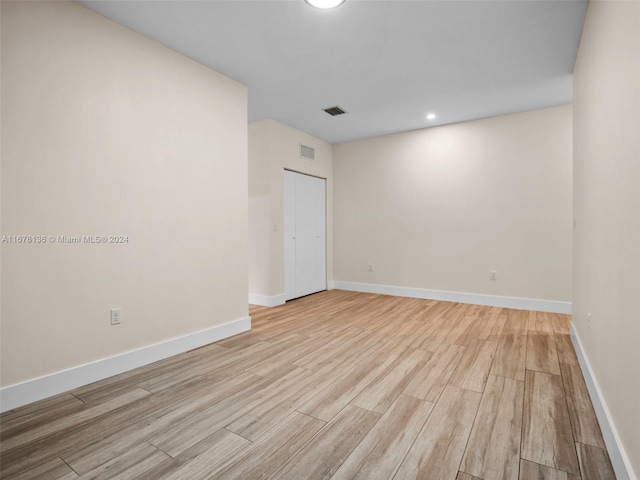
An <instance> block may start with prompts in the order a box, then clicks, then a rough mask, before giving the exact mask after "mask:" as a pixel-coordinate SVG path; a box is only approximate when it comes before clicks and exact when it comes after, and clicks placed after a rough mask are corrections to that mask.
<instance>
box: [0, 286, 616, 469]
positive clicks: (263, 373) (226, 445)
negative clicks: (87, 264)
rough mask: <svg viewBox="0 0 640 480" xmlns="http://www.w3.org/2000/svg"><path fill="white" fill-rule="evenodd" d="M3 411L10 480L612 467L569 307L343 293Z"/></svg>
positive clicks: (256, 311)
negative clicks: (572, 335)
mask: <svg viewBox="0 0 640 480" xmlns="http://www.w3.org/2000/svg"><path fill="white" fill-rule="evenodd" d="M251 316H252V318H253V330H252V331H251V332H248V333H245V334H241V335H238V336H236V337H232V338H229V339H226V340H223V341H221V342H218V343H216V344H212V345H209V346H206V347H203V348H200V349H198V350H194V351H192V352H188V353H186V354H182V355H179V356H176V357H173V358H171V359H169V360H165V361H161V362H158V363H155V364H153V365H149V366H147V367H143V368H140V369H137V370H134V371H131V372H128V373H125V374H122V375H119V376H116V377H113V378H110V379H107V380H104V381H101V382H98V383H95V384H92V385H89V386H86V387H83V388H79V389H77V390H75V391H73V392H70V393H67V394H63V395H59V396H57V397H54V398H51V399H48V400H45V401H42V402H38V403H35V404H32V405H29V406H26V407H23V408H19V409H16V410H14V411H12V412H8V413H6V414H3V415H2V421H1V425H2V437H1V442H0V450H1V451H2V454H1V460H2V464H1V471H2V478H4V479H15V478H20V479H39V480H40V479H73V478H82V479H85V478H86V479H89V478H91V479H107V478H108V479H115V478H117V479H134V478H135V479H150V480H158V479H164V478H168V479H186V480H191V479H200V478H203V479H204V478H214V479H232V478H233V479H243V480H247V479H258V478H280V479H290V480H302V479H332V480H337V479H341V480H342V479H351V478H357V479H366V480H369V479H378V478H380V479H391V478H393V479H395V480H400V479H414V478H420V479H429V480H474V479H483V480H493V479H512V480H516V479H521V480H525V479H526V480H529V479H553V480H561V479H570V480H578V479H580V478H582V479H584V480H596V479H613V478H615V477H614V474H613V472H612V469H611V465H610V462H609V459H608V456H607V452H606V450H605V446H604V442H603V440H602V436H601V434H600V429H599V427H598V423H597V421H596V418H595V415H594V411H593V407H592V405H591V402H590V399H589V395H588V393H587V390H586V386H585V383H584V381H583V378H582V374H581V371H580V368H579V366H578V361H577V358H576V355H575V352H574V350H573V347H572V345H571V341H570V339H569V335H568V323H569V317H568V316H566V315H557V314H547V313H539V312H527V311H517V310H508V309H501V308H495V307H480V306H474V305H462V304H455V303H447V302H435V301H429V300H416V299H408V298H400V297H391V296H382V295H370V294H362V293H352V292H343V291H336V290H334V291H330V292H322V293H319V294H316V295H313V296H310V297H306V298H302V299H299V300H296V301H294V302H290V303H288V304H287V305H284V306H282V307H277V308H271V309H269V308H264V307H252V308H251Z"/></svg>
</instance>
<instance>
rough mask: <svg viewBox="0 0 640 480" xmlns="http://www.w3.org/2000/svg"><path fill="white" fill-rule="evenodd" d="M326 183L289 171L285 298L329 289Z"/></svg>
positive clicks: (286, 199)
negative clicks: (327, 274) (327, 277)
mask: <svg viewBox="0 0 640 480" xmlns="http://www.w3.org/2000/svg"><path fill="white" fill-rule="evenodd" d="M325 197H326V193H325V180H324V179H321V178H316V177H312V176H309V175H303V174H300V173H294V172H289V171H285V296H286V298H287V300H290V299H292V298H298V297H302V296H304V295H309V294H311V293H315V292H319V291H322V290H325V289H326V283H327V282H326V221H325V215H326V209H325Z"/></svg>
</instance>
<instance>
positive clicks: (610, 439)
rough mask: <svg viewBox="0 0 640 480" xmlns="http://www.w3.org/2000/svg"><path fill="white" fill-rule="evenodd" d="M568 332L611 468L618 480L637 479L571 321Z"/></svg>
mask: <svg viewBox="0 0 640 480" xmlns="http://www.w3.org/2000/svg"><path fill="white" fill-rule="evenodd" d="M569 333H570V335H571V343H573V348H574V349H575V350H576V353H577V354H578V361H579V362H580V369H581V370H582V376H583V377H584V380H585V383H586V384H587V390H588V391H589V395H590V396H591V403H592V404H593V408H594V410H595V412H596V417H597V418H598V423H599V424H600V429H601V430H602V437H603V438H604V443H605V445H606V446H607V452H608V453H609V459H610V460H611V465H612V466H613V470H614V471H615V473H616V478H617V479H618V480H638V478H637V477H636V475H635V473H634V472H633V468H632V466H631V462H630V461H629V456H628V455H627V452H626V450H625V449H624V445H623V444H622V440H621V439H620V436H619V435H618V430H617V429H616V426H615V423H614V422H613V418H612V417H611V413H610V411H609V407H608V406H607V402H606V401H605V399H604V395H602V390H601V389H600V384H599V383H598V380H597V378H596V375H595V373H594V371H593V369H592V368H591V362H589V359H588V358H587V354H586V352H585V351H584V348H582V342H581V341H580V336H579V335H578V331H577V330H576V327H575V324H574V323H573V322H571V327H570V330H569Z"/></svg>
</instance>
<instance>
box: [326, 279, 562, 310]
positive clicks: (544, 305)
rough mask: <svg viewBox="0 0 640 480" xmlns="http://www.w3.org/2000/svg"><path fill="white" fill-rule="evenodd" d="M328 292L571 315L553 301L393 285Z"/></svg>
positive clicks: (341, 285) (345, 286)
mask: <svg viewBox="0 0 640 480" xmlns="http://www.w3.org/2000/svg"><path fill="white" fill-rule="evenodd" d="M329 289H330V290H333V289H337V290H349V291H352V292H364V293H378V294H382V295H395V296H398V297H410V298H423V299H427V300H440V301H445V302H458V303H470V304H473V305H487V306H491V307H502V308H513V309H516V310H537V311H540V312H551V313H564V314H570V313H571V302H561V301H556V300H537V299H532V298H518V297H502V296H498V295H483V294H478V293H463V292H447V291H442V290H427V289H424V288H412V287H397V286H393V285H379V284H374V283H357V282H342V281H333V282H329Z"/></svg>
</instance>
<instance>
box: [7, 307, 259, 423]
mask: <svg viewBox="0 0 640 480" xmlns="http://www.w3.org/2000/svg"><path fill="white" fill-rule="evenodd" d="M247 330H251V317H244V318H240V319H238V320H234V321H231V322H228V323H224V324H222V325H216V326H215V327H211V328H207V329H205V330H200V331H199V332H194V333H190V334H188V335H184V336H182V337H176V338H171V339H169V340H166V341H163V342H160V343H156V344H153V345H149V346H146V347H142V348H139V349H136V350H131V351H129V352H125V353H121V354H119V355H114V356H113V357H108V358H103V359H101V360H96V361H95V362H91V363H87V364H84V365H79V366H77V367H73V368H69V369H67V370H62V371H60V372H55V373H52V374H50V375H45V376H43V377H39V378H34V379H33V380H27V381H26V382H22V383H17V384H15V385H9V386H6V387H3V388H1V389H0V412H6V411H8V410H12V409H14V408H17V407H21V406H23V405H27V404H29V403H32V402H35V401H38V400H42V399H44V398H47V397H51V396H53V395H57V394H59V393H64V392H67V391H69V390H73V389H74V388H78V387H81V386H83V385H88V384H90V383H93V382H97V381H98V380H103V379H105V378H108V377H111V376H113V375H117V374H119V373H123V372H126V371H129V370H133V369H134V368H138V367H142V366H144V365H148V364H150V363H153V362H157V361H158V360H162V359H165V358H169V357H172V356H174V355H177V354H179V353H183V352H187V351H189V350H193V349H194V348H198V347H202V346H203V345H207V344H209V343H212V342H217V341H218V340H222V339H223V338H227V337H231V336H233V335H237V334H238V333H242V332H246V331H247Z"/></svg>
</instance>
